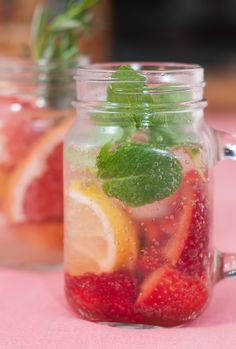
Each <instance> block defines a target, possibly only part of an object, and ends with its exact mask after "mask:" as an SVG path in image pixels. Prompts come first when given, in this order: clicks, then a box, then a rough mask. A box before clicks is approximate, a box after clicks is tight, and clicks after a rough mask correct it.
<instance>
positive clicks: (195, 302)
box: [135, 265, 208, 326]
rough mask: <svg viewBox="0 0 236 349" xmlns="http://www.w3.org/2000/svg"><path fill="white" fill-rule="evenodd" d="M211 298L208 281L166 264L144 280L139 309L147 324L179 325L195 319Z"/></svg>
mask: <svg viewBox="0 0 236 349" xmlns="http://www.w3.org/2000/svg"><path fill="white" fill-rule="evenodd" d="M207 299H208V291H207V288H206V286H205V284H204V283H203V282H202V281H201V280H198V279H195V278H192V277H189V276H186V275H184V274H182V273H180V272H179V271H177V270H175V269H174V268H173V267H170V266H168V265H165V266H163V267H161V268H160V269H158V270H157V271H154V272H153V273H152V274H150V275H149V277H148V278H147V279H146V280H145V281H144V282H143V284H142V286H141V292H140V295H139V297H138V299H137V302H136V305H135V309H136V312H140V313H142V314H143V316H144V320H143V321H144V323H147V324H153V325H161V326H175V325H180V324H182V323H184V322H186V321H188V320H190V319H192V318H194V317H195V316H196V315H197V314H198V313H199V312H200V311H201V310H202V309H203V307H204V305H205V304H206V302H207Z"/></svg>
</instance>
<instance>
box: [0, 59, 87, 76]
mask: <svg viewBox="0 0 236 349" xmlns="http://www.w3.org/2000/svg"><path fill="white" fill-rule="evenodd" d="M88 62H89V57H88V56H87V55H83V56H79V57H76V58H75V59H71V60H70V61H67V62H60V61H58V60H52V61H49V60H47V59H44V58H43V59H39V60H37V61H34V60H33V59H32V58H28V57H16V56H0V73H7V72H9V73H31V72H35V71H36V70H40V71H45V72H47V71H48V70H53V69H54V68H57V67H58V64H62V66H63V68H65V69H66V70H68V71H69V72H70V71H71V74H74V73H75V71H76V70H77V69H78V67H79V66H83V65H85V64H88Z"/></svg>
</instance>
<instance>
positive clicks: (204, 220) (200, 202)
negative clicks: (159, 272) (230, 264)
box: [176, 183, 209, 276]
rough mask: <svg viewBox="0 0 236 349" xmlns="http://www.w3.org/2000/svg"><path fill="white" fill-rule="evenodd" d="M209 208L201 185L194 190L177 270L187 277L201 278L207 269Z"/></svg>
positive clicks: (204, 190)
mask: <svg viewBox="0 0 236 349" xmlns="http://www.w3.org/2000/svg"><path fill="white" fill-rule="evenodd" d="M208 245H209V207H208V203H207V196H206V188H204V186H203V184H202V183H201V185H200V184H199V185H197V186H196V188H195V198H194V205H193V212H192V219H191V224H190V227H189V232H188V237H187V240H186V242H185V245H184V248H183V251H182V253H181V256H180V258H179V260H178V262H177V265H176V266H177V268H178V269H179V270H181V271H184V272H185V273H187V274H189V275H196V274H197V275H198V276H202V275H204V274H206V273H207V270H208V267H209V258H208V249H209V247H208Z"/></svg>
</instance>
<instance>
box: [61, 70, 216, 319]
mask: <svg viewBox="0 0 236 349" xmlns="http://www.w3.org/2000/svg"><path fill="white" fill-rule="evenodd" d="M105 68H107V67H105ZM180 68H181V67H180ZM102 69H103V67H102V68H101V70H99V67H98V66H96V65H94V67H92V66H91V70H89V68H88V70H87V71H86V70H80V71H79V72H78V76H77V84H78V96H77V97H78V102H77V104H76V107H77V110H78V113H79V118H78V121H76V122H75V124H74V125H73V127H72V128H71V131H70V132H69V134H68V136H67V139H66V142H65V150H64V156H65V200H64V202H65V291H66V297H67V299H68V301H69V303H70V304H71V306H72V308H73V309H74V310H75V311H76V312H77V313H78V314H79V316H80V317H81V318H83V319H86V320H90V321H95V322H105V323H110V324H116V325H119V324H126V325H130V326H131V325H132V326H136V325H141V326H146V325H148V326H150V325H153V326H177V325H181V324H183V323H185V322H187V321H189V320H192V319H194V318H195V317H196V316H197V315H198V314H200V313H201V312H202V311H203V309H204V308H205V306H206V304H207V302H208V299H209V296H210V294H211V284H212V275H211V267H212V250H211V241H210V229H211V228H210V226H211V211H210V207H211V197H210V195H209V187H210V185H209V178H210V171H209V167H210V166H211V164H210V161H209V158H208V156H207V153H206V149H207V144H205V143H204V141H205V140H204V137H206V135H207V130H204V128H203V129H202V134H201V136H200V137H199V135H198V132H199V131H200V127H201V117H202V110H201V109H202V107H203V105H201V106H200V107H201V108H200V107H199V108H200V111H199V110H197V111H194V110H192V106H191V103H190V102H192V99H194V91H192V90H191V89H190V87H189V88H187V87H186V86H185V85H183V86H181V85H178V84H177V82H178V81H177V82H176V83H175V84H173V83H172V84H169V83H168V84H166V83H165V84H164V83H161V82H159V81H156V80H155V76H153V74H152V73H154V72H156V71H157V73H158V76H160V78H161V79H162V78H163V76H164V73H165V70H167V72H166V74H167V75H168V74H171V72H173V71H175V68H174V66H173V67H172V66H170V67H168V66H167V67H165V66H164V65H163V66H158V65H157V66H151V67H144V68H143V69H137V67H136V65H135V64H133V65H129V66H119V65H113V66H112V67H108V68H107V71H106V73H107V72H108V73H109V74H110V75H109V77H110V78H109V79H107V80H108V82H107V84H105V87H104V90H103V91H101V90H99V92H100V94H101V95H99V97H98V103H97V104H96V106H95V107H93V108H92V107H91V105H90V104H89V103H88V106H86V107H85V106H84V105H85V102H87V101H89V102H91V100H90V99H89V97H91V96H90V95H89V93H88V87H91V90H92V87H94V85H92V84H94V83H95V82H94V81H95V80H96V79H94V80H93V78H92V74H95V76H96V77H97V80H96V81H98V80H99V78H100V79H101V75H102V72H103V71H102ZM153 70H154V71H153ZM158 70H163V74H162V75H161V72H158ZM177 71H178V70H177V68H176V72H177ZM86 74H87V75H86ZM90 74H91V75H90ZM96 74H97V75H96ZM99 74H100V76H99ZM85 75H86V78H85ZM106 78H107V75H106ZM101 80H102V79H101ZM164 81H165V80H164ZM180 82H182V80H181V81H180ZM86 83H87V85H86ZM89 84H90V85H89ZM83 88H84V90H83ZM86 88H87V89H86ZM86 93H87V94H86ZM91 95H92V96H93V97H94V96H95V97H94V98H95V99H96V96H97V95H95V94H94V93H92V94H91ZM101 96H102V97H101ZM198 98H199V96H198ZM101 101H102V103H101ZM82 102H84V103H82ZM86 108H87V109H86ZM194 117H195V118H196V120H195V119H194Z"/></svg>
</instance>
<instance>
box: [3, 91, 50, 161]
mask: <svg viewBox="0 0 236 349" xmlns="http://www.w3.org/2000/svg"><path fill="white" fill-rule="evenodd" d="M0 109H1V115H0V164H1V165H4V166H15V165H16V164H17V163H18V162H19V161H20V160H21V159H22V158H23V157H24V156H25V155H26V154H27V153H28V151H29V149H30V147H31V146H32V144H34V143H35V142H36V140H37V139H38V138H39V137H41V136H42V134H43V133H45V131H46V129H47V127H48V126H47V125H48V122H47V121H46V120H40V119H39V117H40V115H39V112H40V111H39V109H38V108H36V107H35V106H33V104H32V103H31V102H30V101H27V100H25V99H20V98H17V97H7V96H2V97H0Z"/></svg>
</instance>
